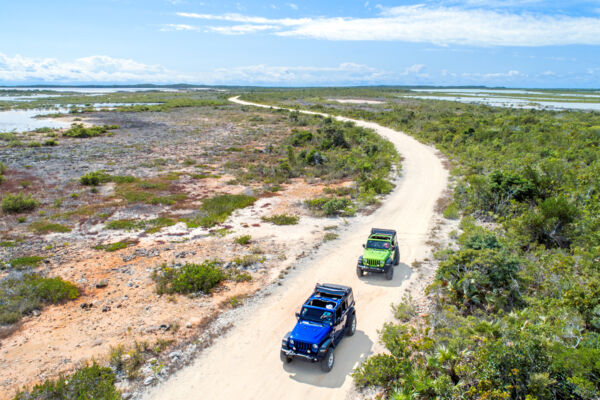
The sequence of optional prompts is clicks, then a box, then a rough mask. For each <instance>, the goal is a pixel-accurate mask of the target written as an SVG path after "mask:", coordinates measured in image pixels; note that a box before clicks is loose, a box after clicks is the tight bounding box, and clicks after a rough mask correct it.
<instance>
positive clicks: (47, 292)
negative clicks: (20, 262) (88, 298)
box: [0, 274, 79, 325]
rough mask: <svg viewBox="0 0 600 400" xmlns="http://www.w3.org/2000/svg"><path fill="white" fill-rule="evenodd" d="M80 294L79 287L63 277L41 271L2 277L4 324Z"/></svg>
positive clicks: (0, 295) (0, 305) (0, 293)
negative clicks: (44, 273)
mask: <svg viewBox="0 0 600 400" xmlns="http://www.w3.org/2000/svg"><path fill="white" fill-rule="evenodd" d="M78 296H79V291H78V289H77V287H76V286H75V285H74V284H72V283H70V282H67V281H64V280H62V279H61V278H44V277H42V276H40V275H37V274H24V275H20V276H15V277H7V278H4V279H3V280H1V281H0V325H3V324H12V323H15V322H18V321H19V320H20V319H21V317H22V316H23V315H26V314H29V313H30V312H31V311H33V310H36V309H40V308H42V307H43V306H44V305H45V304H56V303H59V302H62V301H65V300H73V299H75V298H77V297H78Z"/></svg>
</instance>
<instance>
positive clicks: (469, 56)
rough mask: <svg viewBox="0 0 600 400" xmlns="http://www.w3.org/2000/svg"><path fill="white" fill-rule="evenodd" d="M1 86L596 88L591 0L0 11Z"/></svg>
mask: <svg viewBox="0 0 600 400" xmlns="http://www.w3.org/2000/svg"><path fill="white" fill-rule="evenodd" d="M2 3H3V4H2V5H1V6H0V11H1V12H0V84H4V85H13V84H18V85H21V84H33V83H45V84H89V83H105V84H109V83H140V82H149V83H180V82H184V83H196V84H226V85H227V84H231V85H240V84H241V85H246V84H249V85H267V86H304V85H317V86H323V85H374V84H387V85H396V84H397V85H487V86H507V87H574V88H575V87H576V88H598V87H600V0H588V1H577V0H576V1H569V2H564V1H538V0H522V1H516V0H505V1H500V0H463V1H458V0H456V1H452V0H442V1H427V0H421V1H387V0H383V1H374V0H369V1H351V0H345V1H343V0H340V1H338V0H320V1H316V0H306V1H301V0H292V1H284V2H276V1H246V0H237V1H230V0H222V1H218V2H213V1H207V0H204V1H194V0H145V1H134V0H85V1H81V0H79V1H74V0H68V1H67V0H55V1H52V2H49V1H41V0H39V1H33V0H20V1H8V0H5V1H3V2H2Z"/></svg>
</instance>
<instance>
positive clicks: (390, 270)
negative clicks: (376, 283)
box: [385, 265, 394, 281]
mask: <svg viewBox="0 0 600 400" xmlns="http://www.w3.org/2000/svg"><path fill="white" fill-rule="evenodd" d="M393 277H394V267H393V266H392V265H390V266H389V267H388V268H387V269H386V270H385V279H387V280H388V281H391V280H392V278H393Z"/></svg>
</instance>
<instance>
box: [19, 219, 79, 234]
mask: <svg viewBox="0 0 600 400" xmlns="http://www.w3.org/2000/svg"><path fill="white" fill-rule="evenodd" d="M29 228H30V229H31V230H32V231H34V232H35V233H39V234H40V235H45V234H47V233H51V232H56V233H67V232H71V228H69V227H68V226H66V225H62V224H57V223H54V222H47V221H35V222H33V223H32V224H31V225H29Z"/></svg>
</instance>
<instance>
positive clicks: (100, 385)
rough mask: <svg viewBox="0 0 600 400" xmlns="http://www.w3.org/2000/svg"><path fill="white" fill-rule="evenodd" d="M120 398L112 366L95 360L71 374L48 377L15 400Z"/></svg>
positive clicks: (104, 399)
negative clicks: (53, 378)
mask: <svg viewBox="0 0 600 400" xmlns="http://www.w3.org/2000/svg"><path fill="white" fill-rule="evenodd" d="M49 399H64V400H71V399H73V400H75V399H77V400H79V399H81V400H87V399H90V400H91V399H94V400H120V399H121V394H120V393H119V391H118V390H117V389H116V387H115V375H114V373H113V372H112V370H111V369H110V368H107V367H101V366H99V365H98V364H96V363H95V362H94V363H93V364H92V365H89V366H85V367H83V368H80V369H78V370H77V371H76V372H75V373H73V374H72V375H70V376H67V377H65V376H60V377H59V378H58V379H57V380H50V379H47V380H46V381H44V382H43V383H40V384H36V385H35V386H34V387H33V388H32V389H31V390H27V391H23V392H19V393H17V395H16V396H15V397H14V400H49Z"/></svg>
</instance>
